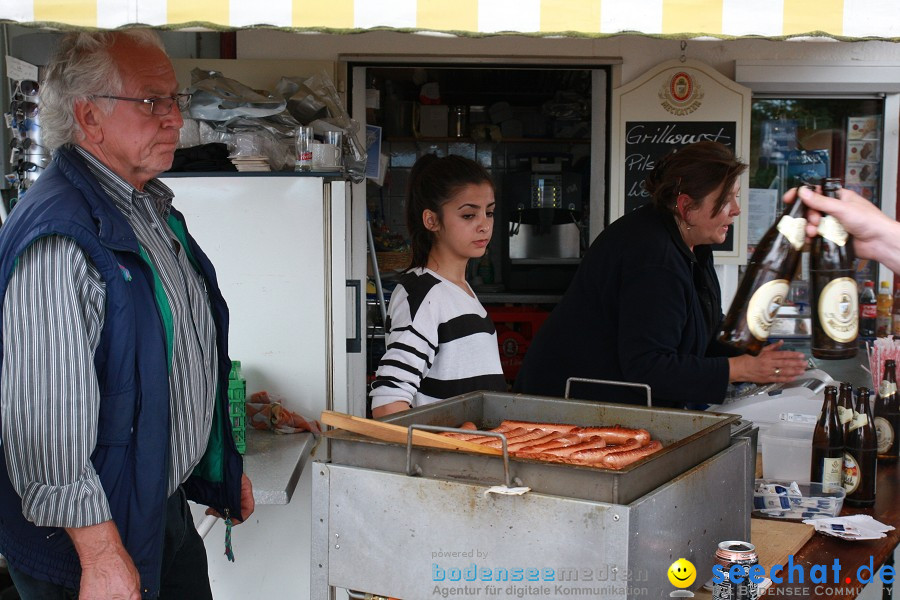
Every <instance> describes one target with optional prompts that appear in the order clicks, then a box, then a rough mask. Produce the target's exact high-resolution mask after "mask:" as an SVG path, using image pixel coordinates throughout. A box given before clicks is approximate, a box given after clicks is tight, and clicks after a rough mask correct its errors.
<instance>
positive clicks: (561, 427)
mask: <svg viewBox="0 0 900 600" xmlns="http://www.w3.org/2000/svg"><path fill="white" fill-rule="evenodd" d="M504 426H505V427H507V428H515V427H524V428H525V429H529V430H531V429H543V430H544V431H559V432H560V433H568V432H570V431H572V430H573V429H576V428H577V426H576V425H566V424H564V423H532V422H531V421H503V422H502V423H500V427H498V428H497V429H501V428H502V427H504Z"/></svg>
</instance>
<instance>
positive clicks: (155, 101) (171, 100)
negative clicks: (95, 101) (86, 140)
mask: <svg viewBox="0 0 900 600" xmlns="http://www.w3.org/2000/svg"><path fill="white" fill-rule="evenodd" d="M93 97H94V98H106V99H107V100H125V101H127V102H140V103H142V104H148V105H149V106H150V114H151V115H156V116H157V117H162V116H165V115H167V114H169V113H170V112H172V107H173V106H175V105H178V110H179V111H181V112H184V111H186V110H187V109H188V107H189V106H190V105H191V94H175V95H174V96H163V97H161V98H127V97H125V96H93Z"/></svg>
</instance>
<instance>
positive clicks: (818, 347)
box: [809, 178, 859, 359]
mask: <svg viewBox="0 0 900 600" xmlns="http://www.w3.org/2000/svg"><path fill="white" fill-rule="evenodd" d="M840 188H841V182H840V179H834V178H828V179H823V180H822V193H823V194H824V195H826V196H830V197H832V198H836V197H837V191H838V190H839V189H840ZM809 273H810V278H811V279H812V309H813V310H812V317H813V318H812V323H813V333H812V355H813V356H815V357H816V358H824V359H841V358H853V357H854V356H856V349H857V342H856V336H857V334H858V333H859V289H858V287H857V285H856V280H855V279H854V278H853V250H852V244H851V243H850V236H849V235H847V232H846V231H844V228H843V227H842V226H841V224H840V223H839V222H838V221H837V219H835V218H834V217H831V216H829V215H823V217H822V222H821V223H820V224H819V235H817V236H816V238H815V239H814V240H813V243H812V248H811V249H810V257H809Z"/></svg>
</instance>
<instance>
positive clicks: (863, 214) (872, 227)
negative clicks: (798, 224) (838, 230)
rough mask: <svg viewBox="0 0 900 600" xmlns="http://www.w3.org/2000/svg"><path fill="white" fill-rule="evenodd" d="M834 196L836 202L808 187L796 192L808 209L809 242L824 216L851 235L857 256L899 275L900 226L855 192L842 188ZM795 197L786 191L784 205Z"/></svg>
mask: <svg viewBox="0 0 900 600" xmlns="http://www.w3.org/2000/svg"><path fill="white" fill-rule="evenodd" d="M836 196H837V198H838V199H835V198H829V197H827V196H824V195H822V194H818V193H816V192H815V191H814V190H811V189H809V188H801V189H800V190H799V198H801V199H802V200H803V203H804V204H806V205H807V206H808V207H809V210H808V211H807V226H806V235H807V237H808V238H810V239H812V238H814V237H815V236H816V235H817V228H818V226H819V222H820V221H821V219H822V213H827V214H829V215H832V216H833V217H835V218H836V219H837V220H838V221H840V222H841V224H842V225H843V226H844V229H845V230H846V231H847V233H849V234H850V235H852V236H853V250H854V252H855V253H856V256H858V257H859V258H868V259H872V260H877V261H879V262H881V263H883V264H884V265H885V266H886V267H887V268H889V269H891V270H892V271H894V272H895V273H896V272H900V223H898V222H897V221H894V220H893V219H891V218H890V217H888V216H887V215H885V214H884V213H883V212H881V211H880V210H879V209H878V207H876V206H875V205H874V204H872V203H871V202H870V201H868V200H866V199H865V198H863V197H862V196H860V195H859V194H857V193H856V192H853V191H850V190H848V189H841V190H840V191H838V192H837V194H836ZM797 198H798V190H796V189H792V190H788V192H787V193H786V194H785V195H784V201H785V202H786V203H793V202H794V201H795V200H796V199H797Z"/></svg>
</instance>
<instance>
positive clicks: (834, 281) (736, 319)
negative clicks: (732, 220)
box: [719, 178, 859, 359]
mask: <svg viewBox="0 0 900 600" xmlns="http://www.w3.org/2000/svg"><path fill="white" fill-rule="evenodd" d="M821 188H822V193H823V194H825V195H826V196H831V197H836V196H837V191H838V190H839V189H840V188H841V184H840V180H839V179H833V178H828V179H823V180H822V181H821ZM818 232H819V235H817V236H816V237H815V239H814V240H813V242H812V244H811V247H810V278H811V280H812V292H813V297H812V301H813V311H812V323H813V333H812V355H813V356H815V357H816V358H824V359H843V358H853V357H854V356H856V350H857V334H858V332H859V293H858V290H857V284H856V280H855V279H854V278H853V260H854V256H853V250H852V244H850V236H849V235H848V234H847V232H846V231H845V230H844V228H843V226H842V225H841V224H840V223H839V222H838V221H837V219H835V218H834V217H832V216H830V215H823V218H822V220H821V222H820V223H819V228H818ZM805 241H806V206H805V205H804V204H803V203H802V202H799V201H798V202H795V203H794V204H792V205H791V207H790V209H789V210H788V211H787V212H786V213H785V214H784V215H783V216H782V217H781V219H779V220H778V221H777V222H776V223H775V224H773V225H772V227H770V228H769V231H767V232H766V234H765V235H764V236H763V237H762V239H761V240H760V242H759V244H758V245H757V246H756V250H755V251H754V252H753V256H751V257H750V261H749V262H748V264H747V270H746V271H745V272H744V276H743V278H742V279H741V283H740V285H739V286H738V290H737V293H736V294H735V297H734V301H733V302H732V303H731V308H730V309H729V310H728V314H727V315H726V316H725V320H724V321H723V322H722V330H721V331H720V332H719V340H720V341H722V342H724V343H726V344H730V345H731V346H734V347H736V348H739V349H741V350H744V351H745V352H749V353H751V354H759V352H760V350H762V348H763V346H765V344H766V341H767V340H768V338H769V330H770V329H771V327H772V323H773V322H774V320H775V314H776V313H777V312H778V309H779V307H780V306H781V305H782V304H784V302H785V300H786V299H787V295H788V290H789V289H790V284H791V280H792V279H793V277H794V275H795V274H796V272H797V266H798V264H799V262H800V255H801V253H802V251H803V247H804V245H805Z"/></svg>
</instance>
